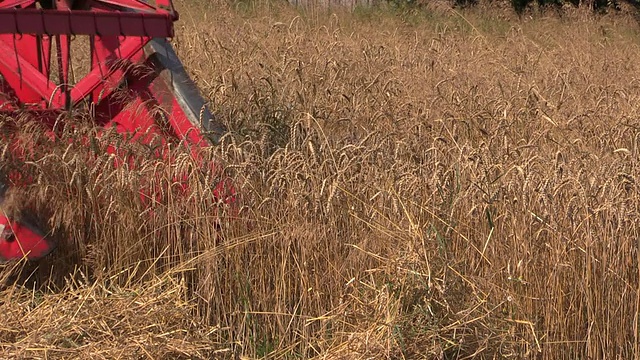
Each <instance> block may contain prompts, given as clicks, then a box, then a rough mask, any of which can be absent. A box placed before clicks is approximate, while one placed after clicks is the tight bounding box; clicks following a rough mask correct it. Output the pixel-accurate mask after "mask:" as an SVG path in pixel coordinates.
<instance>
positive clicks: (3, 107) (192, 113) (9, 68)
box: [0, 0, 225, 260]
mask: <svg viewBox="0 0 640 360" xmlns="http://www.w3.org/2000/svg"><path fill="white" fill-rule="evenodd" d="M177 20H178V14H177V12H176V11H175V9H174V7H173V3H172V2H171V1H170V0H155V1H140V0H38V1H36V0H0V114H4V115H5V116H7V117H11V116H17V115H18V114H21V113H25V112H26V113H29V114H32V115H34V116H33V118H34V119H37V121H38V122H40V123H41V124H42V125H43V126H45V127H46V128H47V129H49V131H50V134H51V136H52V137H54V136H56V134H55V131H54V130H55V128H56V127H57V126H59V125H60V123H61V122H62V123H64V122H65V121H67V120H68V119H72V118H73V114H82V115H87V114H90V116H91V119H92V121H94V122H95V125H96V126H99V127H101V128H105V129H108V128H111V129H115V130H116V131H117V132H118V133H121V134H125V135H126V139H129V140H131V141H139V142H142V143H144V144H151V143H153V144H155V145H160V146H162V145H167V144H168V143H173V142H177V141H181V142H183V143H187V144H188V145H189V146H190V148H191V151H192V153H193V154H194V156H195V157H197V156H198V155H197V154H198V152H199V150H200V149H202V148H203V147H206V146H210V145H215V144H217V143H218V141H219V139H220V136H221V135H222V134H223V133H224V131H225V129H224V127H223V126H221V125H220V124H219V123H217V122H216V121H215V120H214V118H213V115H212V114H211V112H210V110H209V109H208V107H207V105H206V102H205V100H204V99H203V98H202V96H201V94H200V92H199V90H198V88H197V87H196V85H195V84H194V83H193V81H192V80H191V78H190V77H189V75H188V73H187V72H186V71H185V69H184V67H183V64H182V62H181V61H180V59H179V57H178V56H177V55H176V53H175V51H174V49H173V47H172V45H171V43H170V42H169V41H167V38H171V37H173V36H174V26H173V24H174V22H175V21H177ZM117 150H118V149H116V148H115V147H110V149H109V151H111V152H117ZM206 166H208V165H205V167H206ZM0 185H3V184H0ZM4 185H5V186H16V184H4ZM0 195H1V194H0ZM0 210H2V197H1V196H0ZM5 215H6V214H3V213H2V212H1V211H0V224H2V225H3V229H2V231H1V232H0V259H5V260H7V259H13V258H16V257H19V256H18V255H20V256H26V257H27V258H29V259H37V258H39V257H41V256H43V255H46V254H47V253H48V250H49V249H51V248H53V244H47V246H42V242H45V243H46V242H47V241H48V240H47V239H46V237H44V236H42V237H40V236H34V235H33V234H40V233H41V232H40V231H39V229H35V228H34V226H32V225H27V224H23V223H19V221H18V220H14V219H9V218H8V217H7V216H5ZM3 216H4V217H3ZM11 229H14V230H13V231H12V230H11ZM20 229H26V230H29V231H30V232H29V234H28V235H29V236H27V235H24V236H23V237H22V239H24V241H21V236H20V234H19V233H18V232H19V230H20ZM26 230H24V231H26ZM25 234H26V233H25ZM36 238H38V239H40V240H38V241H40V242H36V241H35V240H34V239H36ZM3 242H4V243H8V242H10V243H14V242H17V243H16V244H17V245H20V246H19V248H20V249H21V251H20V252H16V251H15V246H14V247H12V249H13V250H12V252H6V253H4V252H3V250H2V249H3V244H4V243H3ZM36 249H37V251H36ZM31 250H33V252H30V251H31ZM18 253H19V254H18ZM17 254H18V255H17Z"/></svg>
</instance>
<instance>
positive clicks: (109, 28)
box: [0, 9, 175, 38]
mask: <svg viewBox="0 0 640 360" xmlns="http://www.w3.org/2000/svg"><path fill="white" fill-rule="evenodd" d="M174 20H175V19H174V18H173V17H172V16H171V15H169V14H156V13H137V12H107V11H89V10H72V11H63V10H41V9H0V34H41V35H100V36H118V35H127V36H148V37H164V38H166V37H173V36H174V32H173V22H174Z"/></svg>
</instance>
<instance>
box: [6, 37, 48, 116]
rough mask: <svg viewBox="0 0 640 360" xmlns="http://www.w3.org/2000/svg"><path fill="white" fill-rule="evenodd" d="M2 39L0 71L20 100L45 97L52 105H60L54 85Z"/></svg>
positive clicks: (30, 100)
mask: <svg viewBox="0 0 640 360" xmlns="http://www.w3.org/2000/svg"><path fill="white" fill-rule="evenodd" d="M3 40H4V39H1V38H0V53H1V54H3V56H0V72H1V73H2V76H3V77H4V79H5V81H6V82H7V83H8V84H9V85H10V86H11V87H12V88H13V89H14V91H15V92H16V94H17V95H18V97H19V99H20V101H21V102H23V103H29V102H41V101H42V100H45V99H46V100H48V101H49V102H50V103H51V104H52V105H53V106H54V107H60V106H61V103H60V102H59V99H58V97H57V96H55V93H54V91H55V90H56V85H55V84H54V83H53V82H51V81H49V79H48V78H46V77H45V76H44V75H43V74H42V72H40V71H38V69H37V68H36V67H34V66H33V65H32V64H31V63H30V62H29V61H27V60H26V59H24V58H23V57H22V56H21V55H20V54H19V53H17V52H16V51H15V50H14V46H11V45H9V44H7V43H6V42H5V41H3Z"/></svg>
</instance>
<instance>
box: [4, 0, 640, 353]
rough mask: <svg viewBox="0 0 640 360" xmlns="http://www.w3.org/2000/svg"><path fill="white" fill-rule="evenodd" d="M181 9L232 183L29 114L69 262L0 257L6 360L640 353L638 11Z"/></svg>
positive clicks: (213, 152)
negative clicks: (48, 132) (87, 142)
mask: <svg viewBox="0 0 640 360" xmlns="http://www.w3.org/2000/svg"><path fill="white" fill-rule="evenodd" d="M179 5H180V7H179V10H180V14H181V20H180V22H179V23H178V25H177V36H176V38H175V39H174V44H175V47H176V50H177V52H178V54H179V55H180V56H181V58H182V59H183V61H184V63H185V66H186V67H187V68H188V69H189V72H190V73H191V74H192V76H193V77H194V79H195V80H196V81H197V83H198V85H199V87H200V89H201V90H202V92H203V94H204V95H205V96H206V98H207V99H208V100H209V101H210V104H211V108H212V110H213V111H214V113H215V115H216V118H217V119H218V120H219V121H221V122H223V123H224V124H225V125H226V126H227V127H228V129H229V133H228V134H227V135H226V136H225V137H224V138H223V139H222V142H221V144H220V145H219V146H216V147H212V148H211V149H207V154H206V155H207V158H208V159H209V160H210V161H211V162H214V163H215V164H216V165H217V168H216V170H215V171H214V170H207V171H205V172H204V173H202V174H200V173H199V172H198V171H199V170H200V169H199V165H198V164H197V163H194V162H193V161H191V159H190V157H189V155H188V153H187V152H185V151H183V150H181V149H180V148H176V149H175V150H174V153H173V154H172V156H171V160H170V161H160V160H156V159H154V158H152V157H150V156H148V153H145V149H143V148H140V147H136V146H135V145H134V144H130V145H126V146H127V149H128V151H130V152H131V153H132V154H137V155H138V157H137V159H138V163H137V166H136V167H133V168H126V167H121V168H114V167H113V165H112V161H110V159H111V158H110V157H109V155H106V154H104V151H103V149H104V148H103V146H105V144H103V143H101V141H102V140H96V143H95V144H94V145H93V146H92V147H87V146H84V145H83V144H82V143H81V141H73V140H74V139H76V138H79V137H78V134H77V132H78V131H84V132H86V133H87V134H89V135H91V134H92V132H93V131H95V129H92V128H91V127H86V128H81V129H80V130H78V129H76V130H74V131H66V132H63V134H62V135H61V139H60V140H58V141H52V140H49V139H48V138H47V137H46V136H44V135H43V133H42V130H41V129H39V128H38V127H37V126H35V125H30V124H31V123H30V122H29V119H17V120H18V121H19V122H21V124H22V125H21V126H20V127H19V131H18V132H17V133H16V134H14V136H16V137H20V138H22V139H23V140H24V141H27V142H28V143H29V144H35V145H30V146H29V148H30V149H33V151H31V152H30V153H29V159H28V161H26V162H20V161H19V160H17V159H15V158H14V157H13V156H12V154H11V153H10V152H8V151H6V149H7V147H6V146H4V147H3V151H2V153H1V154H0V155H1V156H2V164H3V167H5V168H6V167H9V168H12V169H19V170H20V171H22V172H25V173H28V174H30V175H31V176H33V177H34V178H35V179H37V181H36V182H35V183H34V184H33V185H30V186H28V187H25V188H23V189H20V190H19V193H18V194H17V195H16V196H17V197H18V198H19V199H20V201H19V202H18V203H19V204H22V205H21V206H22V207H24V209H19V210H20V211H24V212H34V213H38V214H42V215H43V218H44V219H46V221H47V222H46V224H44V225H46V226H47V228H48V229H49V230H50V231H51V234H52V236H53V237H54V238H55V239H56V241H57V242H58V244H59V245H58V249H57V251H56V252H54V253H53V254H52V255H50V256H49V257H48V258H46V259H44V260H42V261H40V262H38V263H24V262H17V263H9V264H4V265H2V268H1V269H0V270H1V271H0V275H1V277H2V288H1V289H0V291H1V292H2V301H1V302H0V357H2V358H6V359H76V358H82V359H215V358H230V359H233V358H235V359H239V358H240V359H248V358H274V359H275V358H277V359H298V358H300V359H302V358H304V359H306V358H317V359H470V358H479V359H489V358H490V359H498V358H509V359H633V358H639V357H640V330H639V329H638V326H639V324H640V323H639V322H640V283H639V281H640V254H639V253H638V246H639V241H640V238H639V237H638V236H639V231H638V230H639V228H638V216H639V215H640V195H639V193H638V190H639V189H638V186H639V184H636V179H639V180H640V162H639V161H638V157H639V156H640V62H639V61H638V59H639V58H640V48H639V46H638V44H640V28H639V27H638V24H637V23H636V22H635V20H634V19H633V17H632V16H628V15H624V14H600V15H597V16H596V15H592V14H589V13H587V12H585V11H582V10H566V12H565V13H563V14H561V15H560V14H558V13H555V12H554V13H538V12H534V13H531V14H530V15H527V16H525V17H522V18H518V17H516V16H514V15H510V13H509V12H493V11H488V10H486V9H484V10H483V9H482V8H481V9H471V10H461V9H457V10H453V9H451V8H448V7H445V6H436V5H433V6H430V7H428V8H426V9H422V10H420V11H415V10H411V9H408V10H393V9H381V10H374V9H369V10H366V9H356V10H355V11H354V12H350V13H346V12H344V13H343V12H340V11H338V10H336V9H332V10H330V11H329V10H321V9H315V10H314V9H311V10H306V11H303V10H296V9H292V8H287V7H284V6H281V5H275V4H273V3H257V2H256V3H253V2H246V3H245V2H238V3H235V4H230V3H225V2H187V3H181V4H179ZM14 120H16V119H12V121H14ZM3 121H8V120H7V119H5V120H3ZM88 159H90V160H88ZM178 173H180V174H184V173H187V174H190V175H191V176H189V185H190V189H191V190H190V192H189V193H187V194H181V193H180V192H179V191H178V190H176V189H175V184H174V183H172V180H171V179H173V178H174V177H175V175H176V174H178ZM221 176H226V177H229V178H230V179H232V180H233V183H234V186H235V187H236V189H237V192H238V198H237V202H236V204H235V207H228V206H222V205H220V204H215V203H212V199H213V195H212V189H211V188H212V186H211V184H214V183H216V182H217V181H218V179H220V178H221ZM149 185H151V186H153V187H154V188H156V189H160V191H161V196H162V199H161V201H158V202H152V203H151V204H148V203H143V202H141V201H140V197H139V196H138V190H139V189H140V187H141V186H149Z"/></svg>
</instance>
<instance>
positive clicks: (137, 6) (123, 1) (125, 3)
mask: <svg viewBox="0 0 640 360" xmlns="http://www.w3.org/2000/svg"><path fill="white" fill-rule="evenodd" d="M93 2H94V3H103V4H109V5H115V6H121V7H124V8H129V9H131V10H136V11H142V12H149V11H153V12H155V11H156V8H155V7H154V6H152V5H150V4H147V3H145V2H142V1H137V0H93Z"/></svg>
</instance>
